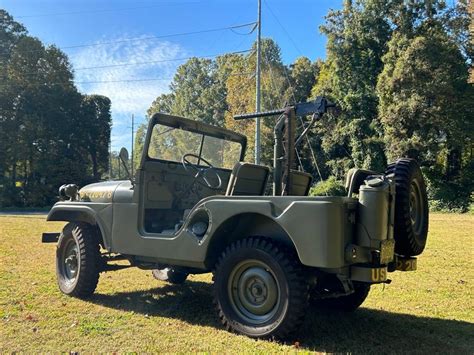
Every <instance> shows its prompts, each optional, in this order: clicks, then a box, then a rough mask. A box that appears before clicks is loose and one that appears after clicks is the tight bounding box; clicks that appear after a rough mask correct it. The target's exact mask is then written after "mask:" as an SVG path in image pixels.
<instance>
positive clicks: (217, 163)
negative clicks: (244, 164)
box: [148, 124, 242, 169]
mask: <svg viewBox="0 0 474 355" xmlns="http://www.w3.org/2000/svg"><path fill="white" fill-rule="evenodd" d="M241 149H242V146H241V145H240V143H237V142H232V141H228V140H225V139H221V138H216V137H212V136H208V135H203V134H202V133H195V132H190V131H185V130H182V129H179V128H173V127H169V126H165V125H160V124H157V125H155V126H154V127H153V131H152V134H151V140H150V146H149V148H148V156H149V157H150V158H152V159H161V160H169V161H175V162H181V158H182V157H183V155H185V154H195V155H197V156H200V157H202V158H204V159H206V160H207V161H208V162H209V163H211V164H212V165H213V166H214V167H216V168H225V169H232V168H233V166H234V165H235V163H236V162H238V161H239V160H240V153H241ZM188 160H190V161H191V162H193V163H196V164H198V163H199V162H198V161H197V160H198V159H194V160H193V159H192V158H189V159H188Z"/></svg>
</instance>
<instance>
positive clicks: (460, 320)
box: [0, 214, 474, 354]
mask: <svg viewBox="0 0 474 355" xmlns="http://www.w3.org/2000/svg"><path fill="white" fill-rule="evenodd" d="M62 226H63V223H56V222H51V223H47V222H46V221H45V219H44V216H41V215H31V216H13V215H4V216H0V352H2V353H3V352H13V351H26V352H51V351H61V352H66V351H67V352H69V351H79V352H84V351H86V352H91V351H106V352H130V351H133V352H157V351H160V352H214V353H222V352H243V351H246V352H249V351H251V352H260V353H268V352H275V351H285V352H288V351H294V350H296V349H298V350H303V351H316V352H344V353H345V352H363V353H366V352H372V353H380V352H383V353H386V352H390V353H392V352H400V353H405V352H422V353H445V352H453V353H470V354H472V353H473V351H474V300H473V290H474V278H473V274H472V273H473V272H474V267H473V260H474V258H473V257H474V245H473V242H474V215H472V214H471V215H467V214H465V215H455V214H432V215H431V225H430V235H429V240H428V245H427V248H426V251H425V253H424V254H423V255H422V256H421V257H420V258H419V259H418V271H416V272H406V273H401V272H396V273H392V274H389V277H390V278H391V279H392V280H393V282H392V284H391V285H385V286H383V285H377V286H374V287H373V288H372V291H371V293H370V295H369V297H368V299H367V301H366V302H365V303H364V305H363V307H362V308H360V309H359V310H357V311H356V312H354V313H352V314H340V313H332V314H331V313H326V312H322V311H320V310H317V309H313V308H309V309H308V314H307V318H306V321H305V323H304V325H303V327H302V329H301V331H300V332H299V336H298V341H297V342H292V343H287V344H283V343H277V342H272V341H261V340H258V341H256V340H252V339H249V338H246V337H243V336H238V335H234V334H230V333H228V332H226V331H224V330H223V329H222V328H221V327H220V325H219V323H218V321H217V317H216V314H215V312H214V309H213V305H212V297H211V287H212V286H211V283H210V275H200V276H191V277H190V280H189V281H188V282H186V284H185V285H182V286H173V285H168V284H166V283H163V282H159V281H156V280H155V279H153V278H152V276H151V272H149V271H142V270H138V269H126V270H122V271H117V272H110V273H105V274H101V277H100V281H99V286H98V288H97V290H96V294H95V295H94V296H93V297H92V298H90V299H89V300H87V301H82V300H78V299H74V298H70V297H67V296H64V295H62V294H61V293H60V292H59V290H58V288H57V286H56V277H55V266H54V255H55V248H56V246H55V245H54V244H44V245H42V244H41V243H40V237H41V233H42V232H45V231H59V230H60V229H61V228H62Z"/></svg>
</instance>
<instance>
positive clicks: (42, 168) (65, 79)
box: [0, 10, 110, 206]
mask: <svg viewBox="0 0 474 355" xmlns="http://www.w3.org/2000/svg"><path fill="white" fill-rule="evenodd" d="M0 38H1V39H2V41H1V42H0V51H1V54H0V61H1V69H0V72H1V76H2V79H3V81H2V83H1V85H0V158H1V159H0V173H1V178H0V179H1V181H0V185H2V186H1V188H2V189H1V191H0V204H1V205H2V206H22V205H27V206H45V205H50V204H51V203H52V202H53V201H55V199H56V195H57V188H58V187H59V186H60V185H62V184H64V183H66V182H74V183H77V184H80V185H83V184H85V183H87V182H90V181H94V180H97V179H99V178H100V173H101V172H102V171H104V170H106V165H107V163H106V162H107V159H106V158H105V168H104V157H103V156H104V148H103V146H100V145H104V146H105V151H106V150H107V147H108V142H109V140H110V136H109V131H107V130H106V129H104V126H101V128H100V130H101V132H102V133H101V134H99V135H95V136H94V134H95V133H93V130H94V129H95V128H96V122H95V120H94V118H92V117H89V116H87V115H82V109H83V107H82V106H81V102H82V95H81V94H80V93H79V92H78V91H77V88H76V87H75V85H74V82H73V74H72V68H71V65H70V63H69V60H68V58H67V56H66V55H65V54H64V53H63V52H61V51H60V50H59V49H58V48H56V47H55V46H49V47H45V46H44V45H43V44H42V43H41V41H39V40H38V39H36V38H34V37H31V36H29V35H28V33H27V31H26V29H25V28H24V27H23V26H22V25H20V24H18V23H16V22H15V21H14V20H13V19H12V18H11V16H9V15H8V14H7V13H6V12H5V11H3V10H0ZM102 101H104V100H102ZM99 106H103V105H101V104H99ZM109 106H110V102H109ZM100 110H102V109H100ZM100 110H99V111H100ZM92 111H93V110H91V111H90V112H91V114H92V113H93V112H92ZM100 116H101V120H102V118H103V114H100ZM109 118H110V117H109ZM109 124H110V122H109ZM89 129H90V132H89ZM109 129H110V127H109ZM89 135H91V136H93V137H92V138H91V139H90V140H89V143H85V142H86V140H87V139H86V138H87V137H88V136H89ZM94 139H98V140H97V141H95V142H93V143H91V142H92V140H94ZM93 145H94V146H95V147H94V149H95V151H94V152H93V151H92V150H90V148H91V147H92V146H93ZM84 147H87V148H88V149H89V151H88V150H87V149H86V150H85V149H84ZM89 153H90V154H89ZM89 158H90V159H89ZM92 160H96V163H97V164H95V163H93V162H92ZM90 167H92V168H90Z"/></svg>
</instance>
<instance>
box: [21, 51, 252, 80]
mask: <svg viewBox="0 0 474 355" xmlns="http://www.w3.org/2000/svg"><path fill="white" fill-rule="evenodd" d="M248 52H253V50H252V49H245V50H241V51H235V52H226V53H219V54H209V55H203V56H190V57H182V58H173V59H162V60H150V61H146V62H129V63H117V64H107V65H98V66H93V67H79V68H73V70H74V71H80V70H92V69H106V68H115V67H125V66H133V65H148V64H158V63H166V62H179V61H183V60H189V59H192V58H215V57H218V56H221V55H226V54H242V53H248ZM22 75H38V72H30V73H22Z"/></svg>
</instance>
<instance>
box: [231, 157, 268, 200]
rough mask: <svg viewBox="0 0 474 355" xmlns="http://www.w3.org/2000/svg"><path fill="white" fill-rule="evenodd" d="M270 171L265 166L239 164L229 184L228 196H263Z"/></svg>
mask: <svg viewBox="0 0 474 355" xmlns="http://www.w3.org/2000/svg"><path fill="white" fill-rule="evenodd" d="M269 173H270V169H269V168H268V167H267V166H264V165H256V164H250V163H243V162H238V163H237V164H235V165H234V168H233V169H232V173H231V175H230V178H229V183H228V184H227V190H226V193H225V195H226V196H262V195H263V194H264V193H265V189H266V187H267V181H268V175H269Z"/></svg>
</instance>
